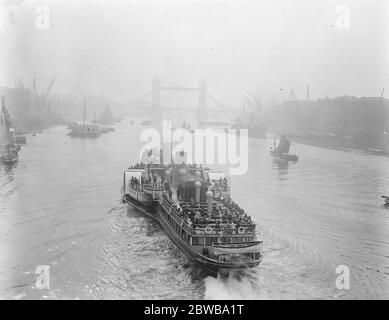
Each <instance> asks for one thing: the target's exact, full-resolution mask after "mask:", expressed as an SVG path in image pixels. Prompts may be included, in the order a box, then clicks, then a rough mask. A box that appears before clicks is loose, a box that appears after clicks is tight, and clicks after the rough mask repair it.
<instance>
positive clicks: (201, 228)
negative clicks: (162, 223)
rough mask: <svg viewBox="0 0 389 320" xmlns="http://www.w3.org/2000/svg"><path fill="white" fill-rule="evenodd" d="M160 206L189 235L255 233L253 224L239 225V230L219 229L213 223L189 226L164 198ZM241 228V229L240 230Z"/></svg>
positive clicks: (242, 234)
mask: <svg viewBox="0 0 389 320" xmlns="http://www.w3.org/2000/svg"><path fill="white" fill-rule="evenodd" d="M161 206H162V207H163V208H164V210H165V211H166V212H167V214H170V215H171V216H172V218H173V219H174V220H176V223H178V224H179V225H180V226H181V227H182V228H183V229H184V230H185V231H186V232H188V233H191V234H202V235H208V236H212V235H228V236H230V235H240V236H244V235H253V234H254V233H255V224H239V228H237V227H235V228H228V227H219V226H217V224H216V221H215V222H212V223H207V224H190V223H189V221H187V220H186V219H185V218H184V217H182V216H181V215H180V213H179V212H178V211H177V209H176V208H174V206H173V205H171V204H170V203H169V202H168V201H167V200H166V199H165V197H163V198H162V202H161ZM241 228H242V229H241Z"/></svg>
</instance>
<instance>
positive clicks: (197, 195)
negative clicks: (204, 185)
mask: <svg viewBox="0 0 389 320" xmlns="http://www.w3.org/2000/svg"><path fill="white" fill-rule="evenodd" d="M200 187H201V182H200V181H196V182H195V188H196V203H200Z"/></svg>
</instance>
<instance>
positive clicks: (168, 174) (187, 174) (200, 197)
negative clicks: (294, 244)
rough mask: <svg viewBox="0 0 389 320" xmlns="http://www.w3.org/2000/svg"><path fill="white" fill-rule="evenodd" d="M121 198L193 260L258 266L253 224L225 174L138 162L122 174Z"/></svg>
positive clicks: (233, 266) (228, 266)
mask: <svg viewBox="0 0 389 320" xmlns="http://www.w3.org/2000/svg"><path fill="white" fill-rule="evenodd" d="M121 193H122V200H123V202H125V203H128V204H130V205H132V206H133V207H135V208H136V209H138V210H140V211H141V212H143V213H144V214H146V215H148V216H150V217H152V218H153V219H155V220H157V221H158V222H159V223H160V225H161V226H162V227H163V229H164V230H165V231H166V233H167V235H168V236H169V237H170V239H171V240H172V241H173V242H174V243H175V244H176V245H177V247H178V248H179V249H181V250H182V251H183V252H184V253H185V254H186V255H187V256H189V257H190V258H191V259H193V260H194V261H195V262H198V263H200V264H203V265H206V266H208V267H211V268H213V269H239V268H248V267H256V266H258V265H259V263H260V261H261V259H262V256H261V253H260V245H261V243H262V241H258V240H257V236H256V226H255V224H254V222H253V221H252V220H251V217H250V216H249V215H248V214H247V213H246V212H245V211H244V210H243V209H241V208H240V207H239V205H238V204H237V203H235V202H234V201H233V200H232V199H231V197H230V181H229V179H228V178H227V177H225V176H224V173H223V172H216V171H211V170H209V169H203V168H202V166H197V165H185V164H170V165H166V164H142V163H141V164H137V165H135V166H132V167H130V168H128V169H127V170H125V171H124V175H123V187H122V189H121Z"/></svg>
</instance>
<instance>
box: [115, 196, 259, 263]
mask: <svg viewBox="0 0 389 320" xmlns="http://www.w3.org/2000/svg"><path fill="white" fill-rule="evenodd" d="M122 199H123V202H125V203H127V204H130V205H131V206H133V207H134V208H135V209H137V210H138V211H140V212H142V213H144V214H145V215H147V216H148V217H151V218H153V219H155V220H156V221H158V223H159V224H160V225H161V226H162V228H163V229H164V231H165V232H166V234H167V235H168V237H169V238H170V239H171V240H172V241H173V243H174V244H175V245H176V246H177V247H178V248H179V249H180V250H181V251H183V252H184V253H185V254H186V255H187V256H188V257H189V258H190V259H192V260H193V261H195V262H196V263H199V264H201V265H204V266H206V267H208V268H213V269H243V268H253V267H256V266H258V265H259V264H260V262H261V259H259V260H255V261H251V262H219V261H216V260H213V259H210V258H208V257H206V256H204V255H202V254H201V253H199V252H197V251H196V250H194V249H193V248H192V246H190V245H189V244H188V243H187V242H185V241H184V240H183V239H182V238H181V237H180V236H179V235H178V234H177V233H176V232H175V231H174V229H173V228H172V226H171V225H170V224H169V223H168V222H167V221H166V220H165V219H164V217H163V215H162V212H163V211H164V210H165V209H164V208H163V207H162V206H161V205H160V204H159V203H158V202H156V205H155V206H152V207H151V206H145V203H141V202H139V201H138V200H136V199H134V198H131V197H129V196H123V198H122Z"/></svg>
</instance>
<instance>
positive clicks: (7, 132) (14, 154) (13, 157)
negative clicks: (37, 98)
mask: <svg viewBox="0 0 389 320" xmlns="http://www.w3.org/2000/svg"><path fill="white" fill-rule="evenodd" d="M1 103H2V106H1V114H0V161H1V162H2V163H4V164H13V163H15V162H17V161H18V159H19V151H20V145H17V144H15V134H14V129H13V128H12V124H11V117H10V115H9V113H8V111H7V109H6V108H5V102H4V97H3V96H1Z"/></svg>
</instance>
